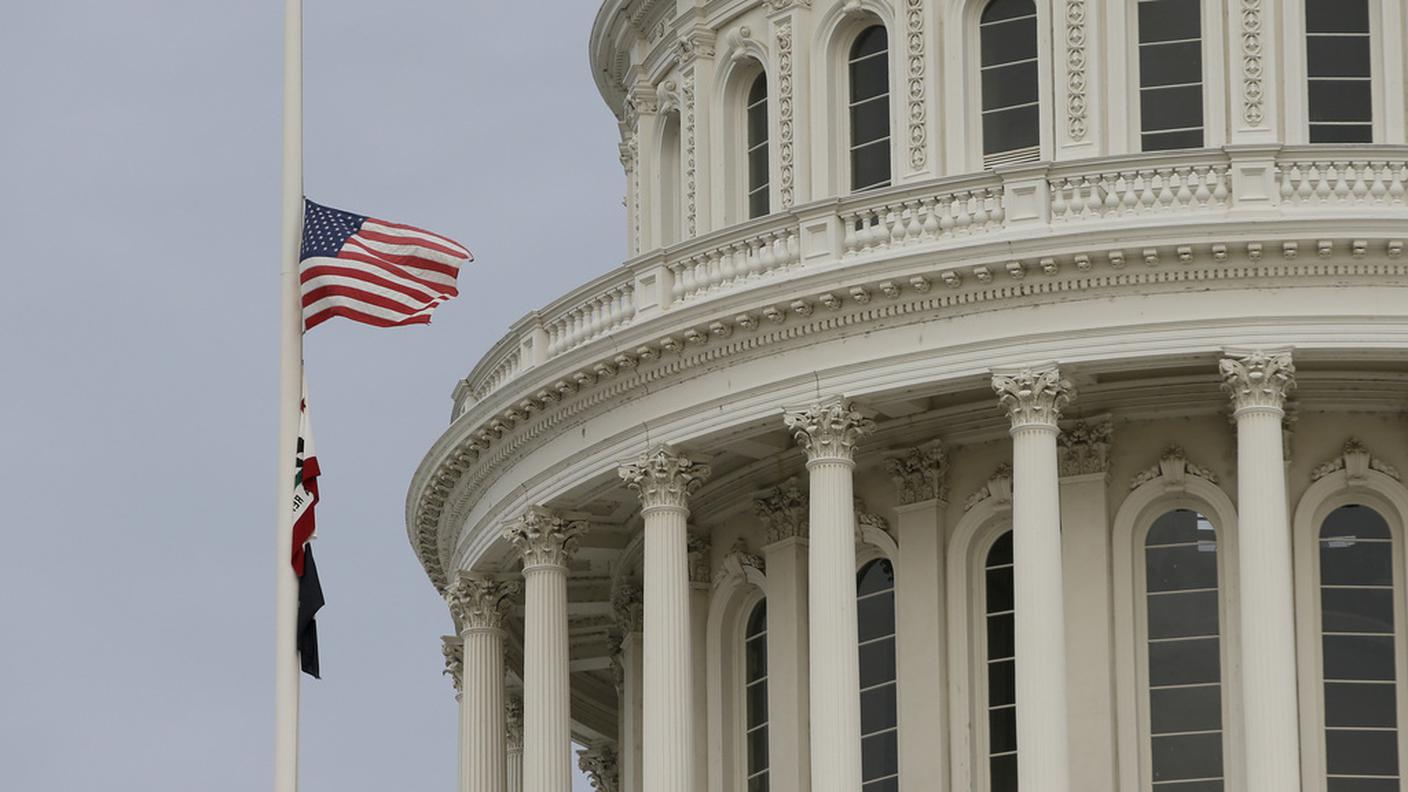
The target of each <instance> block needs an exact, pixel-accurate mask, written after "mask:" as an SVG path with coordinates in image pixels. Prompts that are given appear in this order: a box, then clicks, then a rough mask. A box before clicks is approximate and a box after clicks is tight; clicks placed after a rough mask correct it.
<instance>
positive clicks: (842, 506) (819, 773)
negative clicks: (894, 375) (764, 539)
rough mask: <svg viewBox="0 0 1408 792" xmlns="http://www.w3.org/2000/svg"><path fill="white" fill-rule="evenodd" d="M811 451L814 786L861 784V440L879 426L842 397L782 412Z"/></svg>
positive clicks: (816, 791)
mask: <svg viewBox="0 0 1408 792" xmlns="http://www.w3.org/2000/svg"><path fill="white" fill-rule="evenodd" d="M783 420H784V421H785V422H786V423H787V428H788V429H789V430H791V432H792V435H793V437H795V438H796V440H797V445H799V446H801V447H802V450H803V451H805V452H806V453H807V471H808V474H809V476H810V481H811V494H810V498H809V500H810V507H809V515H810V518H809V522H810V531H811V541H810V544H809V546H808V557H807V566H808V568H809V577H810V583H811V587H810V590H809V593H808V597H807V602H808V621H809V623H810V630H809V637H810V640H809V644H810V655H811V679H810V693H811V695H810V699H811V753H812V757H811V772H812V790H813V792H855V790H857V789H860V668H859V658H858V656H857V655H858V652H859V651H860V650H859V641H858V638H857V635H856V513H855V497H854V491H855V487H854V482H853V481H852V480H851V476H852V474H853V472H854V470H855V458H854V455H855V448H856V443H857V442H858V441H859V440H860V438H861V436H862V435H865V434H868V433H870V432H871V431H873V430H874V429H875V422H874V421H872V420H870V419H869V418H866V417H865V416H864V415H862V414H861V413H860V412H858V411H857V410H856V409H855V407H854V406H853V405H852V404H851V403H850V402H847V401H845V400H843V399H841V398H835V399H829V400H827V401H824V402H821V403H819V404H817V405H815V406H812V407H809V408H806V409H802V410H788V411H786V412H785V413H784V414H783Z"/></svg>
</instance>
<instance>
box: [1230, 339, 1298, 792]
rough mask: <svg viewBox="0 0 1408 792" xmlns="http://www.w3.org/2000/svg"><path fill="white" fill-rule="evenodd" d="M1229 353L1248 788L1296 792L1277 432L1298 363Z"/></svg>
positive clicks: (1291, 628)
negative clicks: (1234, 445)
mask: <svg viewBox="0 0 1408 792" xmlns="http://www.w3.org/2000/svg"><path fill="white" fill-rule="evenodd" d="M1229 354H1230V355H1232V356H1231V357H1226V358H1223V359H1222V364H1221V369H1222V386H1223V388H1224V389H1225V390H1226V391H1227V393H1228V394H1229V395H1230V396H1231V397H1232V409H1233V417H1234V418H1235V419H1236V421H1237V508H1238V509H1239V510H1240V512H1241V513H1240V515H1239V516H1238V518H1237V519H1238V525H1237V541H1238V547H1237V569H1238V573H1239V575H1240V581H1239V582H1240V589H1241V610H1242V613H1241V616H1242V644H1241V645H1242V711H1243V714H1244V717H1245V718H1246V725H1245V728H1244V730H1243V733H1244V734H1245V735H1246V767H1247V792H1298V791H1299V790H1300V761H1299V759H1298V757H1299V755H1300V754H1299V742H1298V737H1297V733H1296V732H1297V710H1296V644H1295V614H1294V611H1293V606H1294V603H1295V600H1294V597H1295V592H1294V589H1293V587H1292V583H1291V531H1290V521H1289V518H1288V515H1287V506H1286V472H1285V466H1284V464H1283V462H1282V459H1283V457H1282V441H1283V437H1282V434H1281V419H1282V418H1283V417H1284V416H1285V402H1286V394H1287V393H1288V392H1289V391H1290V390H1291V389H1292V388H1294V387H1295V379H1294V376H1295V366H1294V365H1292V363H1291V353H1290V352H1289V351H1284V350H1280V351H1272V352H1266V351H1253V352H1245V353H1233V352H1231V351H1230V350H1229Z"/></svg>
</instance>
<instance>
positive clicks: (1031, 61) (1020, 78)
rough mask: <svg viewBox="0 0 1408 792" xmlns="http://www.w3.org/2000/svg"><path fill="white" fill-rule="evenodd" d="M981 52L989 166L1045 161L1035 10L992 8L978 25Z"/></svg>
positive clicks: (1002, 4)
mask: <svg viewBox="0 0 1408 792" xmlns="http://www.w3.org/2000/svg"><path fill="white" fill-rule="evenodd" d="M978 49H979V60H980V61H981V64H982V105H983V107H982V110H983V160H984V163H985V164H987V165H994V164H998V163H1002V162H1023V161H1029V160H1034V159H1036V158H1037V157H1039V156H1040V155H1041V151H1040V146H1041V120H1040V118H1041V113H1040V110H1039V106H1038V103H1039V102H1040V80H1039V77H1038V74H1037V18H1036V4H1035V3H1033V2H1032V0H993V2H991V3H988V4H987V7H985V8H984V9H983V15H982V18H981V20H980V21H979V24H978Z"/></svg>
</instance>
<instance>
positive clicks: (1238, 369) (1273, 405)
mask: <svg viewBox="0 0 1408 792" xmlns="http://www.w3.org/2000/svg"><path fill="white" fill-rule="evenodd" d="M1228 355H1229V356H1228V357H1225V358H1223V359H1222V361H1221V362H1220V363H1219V364H1218V367H1219V369H1220V370H1221V372H1222V389H1223V390H1224V391H1226V392H1227V395H1228V396H1230V397H1231V398H1232V407H1233V409H1234V410H1235V411H1238V412H1240V411H1242V410H1253V409H1270V410H1284V409H1285V405H1286V396H1287V395H1288V394H1289V393H1290V392H1291V391H1293V390H1295V387H1296V380H1295V375H1296V367H1295V364H1294V363H1293V362H1291V353H1290V351H1289V350H1271V351H1268V350H1261V349H1257V350H1252V351H1249V352H1241V353H1238V352H1232V351H1231V350H1228Z"/></svg>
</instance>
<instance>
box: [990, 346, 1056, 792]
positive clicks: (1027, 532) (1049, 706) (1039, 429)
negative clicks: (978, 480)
mask: <svg viewBox="0 0 1408 792" xmlns="http://www.w3.org/2000/svg"><path fill="white" fill-rule="evenodd" d="M993 389H994V390H995V391H996V392H997V395H998V400H999V401H1000V402H1001V404H1002V405H1003V407H1005V408H1006V409H1007V412H1008V417H1009V418H1010V420H1011V423H1012V429H1011V434H1012V556H1013V559H1012V560H1013V572H1014V584H1013V595H1014V597H1013V610H1014V614H1013V622H1014V626H1015V634H1016V666H1017V667H1016V676H1017V786H1018V788H1019V789H1021V790H1022V792H1067V790H1068V789H1069V788H1070V745H1069V737H1068V734H1067V720H1066V705H1067V702H1066V628H1065V623H1066V619H1065V610H1064V606H1063V594H1064V589H1063V582H1062V573H1061V497H1060V475H1059V470H1058V467H1057V461H1056V435H1057V433H1058V431H1059V430H1058V428H1057V424H1056V422H1057V420H1058V419H1059V418H1060V414H1061V408H1062V407H1063V406H1064V405H1065V404H1066V403H1067V402H1068V401H1069V400H1070V398H1071V397H1072V396H1073V395H1074V389H1073V388H1072V387H1071V385H1070V383H1069V382H1066V381H1064V380H1062V379H1061V377H1060V372H1059V371H1058V370H1057V369H1056V368H1055V367H1054V366H1050V367H1044V368H1036V369H1023V370H1020V371H1014V372H1009V373H996V374H994V376H993Z"/></svg>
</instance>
